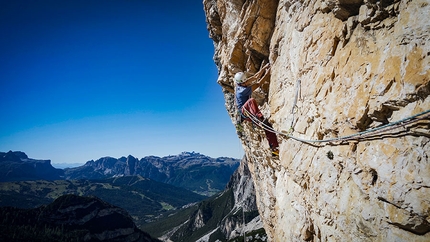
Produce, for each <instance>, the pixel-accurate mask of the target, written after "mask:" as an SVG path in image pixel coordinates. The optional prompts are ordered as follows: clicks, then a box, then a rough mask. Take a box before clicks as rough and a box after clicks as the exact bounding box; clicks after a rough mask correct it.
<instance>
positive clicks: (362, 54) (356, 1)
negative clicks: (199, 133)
mask: <svg viewBox="0 0 430 242" xmlns="http://www.w3.org/2000/svg"><path fill="white" fill-rule="evenodd" d="M203 3H204V9H205V12H206V17H207V24H208V31H209V34H210V37H211V38H212V39H213V41H214V45H215V55H214V61H215V64H216V65H217V67H218V70H219V78H218V80H217V81H218V83H219V84H220V85H221V86H222V87H223V91H224V94H225V100H226V108H227V111H228V112H229V114H230V115H231V117H232V120H236V113H237V110H236V108H235V106H234V101H233V100H234V98H233V97H234V93H233V90H234V83H233V75H234V74H235V73H236V72H237V71H239V70H241V71H246V72H248V73H255V72H256V71H257V70H258V69H259V68H261V67H262V65H264V64H266V63H270V65H271V73H270V78H268V79H266V80H263V81H265V83H264V85H262V86H261V87H260V88H259V89H257V90H256V91H255V92H254V97H255V98H256V100H257V101H258V103H259V105H260V108H261V109H262V112H263V114H264V115H265V116H266V117H269V120H270V122H271V123H272V124H273V127H274V129H275V130H277V131H278V132H281V133H282V135H279V136H278V139H279V141H280V155H279V159H274V158H272V157H271V155H270V152H269V145H268V144H267V142H266V140H265V138H264V132H262V130H261V129H258V128H254V127H253V126H252V125H250V124H249V123H244V124H243V127H244V128H243V130H241V131H242V132H241V136H240V138H241V140H242V144H243V147H244V150H245V153H246V156H247V158H248V161H249V164H248V165H249V168H250V171H251V174H252V176H253V179H254V183H255V189H256V196H257V204H258V208H259V212H260V215H261V217H262V219H263V221H264V228H265V230H266V232H267V233H268V236H269V240H270V241H429V240H430V233H429V232H430V165H429V151H430V142H429V141H430V132H429V129H430V124H429V123H430V121H429V116H428V113H425V114H424V115H420V116H419V118H420V120H417V119H415V120H413V121H414V122H410V123H405V124H404V125H402V126H401V127H399V126H395V125H393V126H389V127H390V128H392V129H391V130H385V131H383V132H382V131H381V132H369V133H367V134H366V137H362V138H359V139H358V138H357V139H351V140H344V141H343V142H341V141H342V140H341V141H339V140H334V141H336V142H307V143H306V142H301V141H298V140H295V139H293V138H291V136H292V137H295V138H301V139H304V140H327V139H332V138H339V137H344V136H347V135H351V134H356V133H359V132H363V131H365V130H369V129H372V128H378V127H381V126H382V125H386V124H390V123H393V122H396V121H399V120H403V119H405V118H408V117H411V116H413V115H416V114H420V113H423V112H427V111H428V110H429V109H430V98H429V93H430V22H429V21H428V18H427V17H426V16H430V2H429V1H428V0H414V1H407V0H405V1H400V0H384V1H376V0H310V1H299V0H279V1H276V0H255V1H245V0H228V1H227V0H204V2H203ZM287 134H288V135H290V136H288V135H287Z"/></svg>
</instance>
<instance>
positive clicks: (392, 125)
mask: <svg viewBox="0 0 430 242" xmlns="http://www.w3.org/2000/svg"><path fill="white" fill-rule="evenodd" d="M293 108H294V107H293ZM245 112H246V116H247V117H249V118H250V119H251V120H252V122H253V123H255V124H257V125H258V126H260V127H261V128H263V129H265V130H267V131H270V132H272V133H275V134H278V135H283V136H286V137H287V138H290V139H294V140H297V141H300V142H303V143H330V142H338V141H348V140H357V139H360V138H364V137H367V136H368V135H375V134H378V133H381V132H386V131H390V130H393V129H396V128H399V127H402V126H405V125H407V124H410V123H414V122H417V121H419V120H422V119H425V118H430V114H429V113H430V110H427V111H424V112H421V113H418V114H416V115H413V116H410V117H407V118H404V119H401V120H399V121H396V122H393V123H388V124H386V125H382V126H380V127H376V128H373V129H368V130H365V131H362V132H359V133H355V134H351V135H346V136H342V137H338V138H331V139H322V140H311V139H302V138H298V137H294V136H292V135H291V133H292V130H290V132H288V133H284V132H278V131H276V130H274V129H273V128H271V127H269V126H267V125H265V124H264V123H263V122H262V121H260V120H259V119H258V118H257V117H255V116H254V115H252V114H251V113H250V112H249V111H248V110H246V109H245Z"/></svg>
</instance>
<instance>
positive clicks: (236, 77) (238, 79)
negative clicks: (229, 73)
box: [234, 72, 245, 83]
mask: <svg viewBox="0 0 430 242" xmlns="http://www.w3.org/2000/svg"><path fill="white" fill-rule="evenodd" d="M234 80H235V81H236V82H237V83H242V82H244V81H245V73H243V72H238V73H236V74H235V75H234Z"/></svg>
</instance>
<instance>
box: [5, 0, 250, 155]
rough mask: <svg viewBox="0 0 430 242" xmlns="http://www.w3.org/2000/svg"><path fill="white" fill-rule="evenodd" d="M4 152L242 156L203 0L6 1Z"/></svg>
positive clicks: (32, 153)
mask: <svg viewBox="0 0 430 242" xmlns="http://www.w3.org/2000/svg"><path fill="white" fill-rule="evenodd" d="M0 33H1V34H0V110H1V116H0V117H1V119H0V151H3V152H6V151H9V150H13V151H23V152H25V153H27V155H28V156H29V157H31V158H36V159H50V160H52V163H76V162H77V163H84V162H86V161H88V160H91V159H98V158H100V157H104V156H112V157H116V158H118V157H121V156H127V155H133V156H135V157H138V158H142V157H144V156H147V155H156V156H166V155H170V154H172V155H174V154H178V153H180V152H183V151H195V152H199V153H202V154H205V155H208V156H212V157H219V156H229V157H236V158H241V157H242V155H243V151H242V147H241V145H240V142H239V140H238V138H237V136H236V133H235V129H234V126H233V124H232V123H231V121H230V118H229V117H228V114H227V111H226V110H225V107H224V99H223V95H222V90H221V87H220V86H219V85H218V84H217V83H216V79H217V70H216V66H215V64H214V62H213V59H212V57H213V53H214V47H213V43H212V40H211V39H210V38H209V34H208V31H207V29H206V22H205V15H204V11H203V4H202V0H188V1H173V0H172V1H149V0H61V1H60V0H25V1H24V0H13V1H9V0H7V1H5V0H0Z"/></svg>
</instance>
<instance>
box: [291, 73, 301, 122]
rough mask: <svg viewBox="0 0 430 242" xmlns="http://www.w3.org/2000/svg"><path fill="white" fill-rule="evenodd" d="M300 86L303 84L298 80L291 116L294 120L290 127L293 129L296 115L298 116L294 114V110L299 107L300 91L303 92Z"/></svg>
mask: <svg viewBox="0 0 430 242" xmlns="http://www.w3.org/2000/svg"><path fill="white" fill-rule="evenodd" d="M300 84H301V80H300V79H298V80H297V83H296V96H295V98H294V103H293V108H291V115H292V116H293V118H292V119H291V126H290V127H291V128H292V127H294V114H296V112H294V109H295V108H296V106H297V98H298V96H299V90H300V91H301V86H300Z"/></svg>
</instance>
